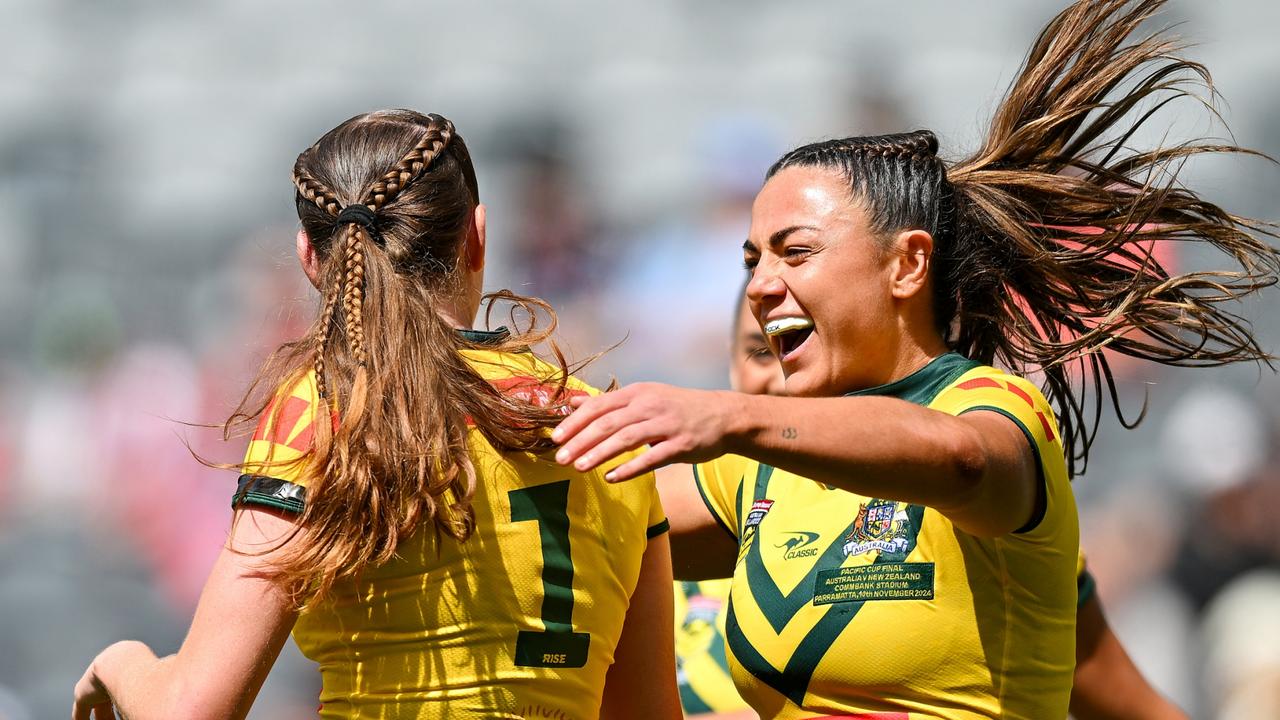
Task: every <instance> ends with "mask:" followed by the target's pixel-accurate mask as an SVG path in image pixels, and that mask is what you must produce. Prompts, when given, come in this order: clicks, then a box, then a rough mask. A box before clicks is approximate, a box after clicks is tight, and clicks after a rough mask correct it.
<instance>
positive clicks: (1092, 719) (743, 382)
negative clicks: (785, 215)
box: [675, 295, 1187, 720]
mask: <svg viewBox="0 0 1280 720" xmlns="http://www.w3.org/2000/svg"><path fill="white" fill-rule="evenodd" d="M734 314H735V320H734V328H733V339H732V342H731V345H730V352H729V378H730V387H731V388H733V389H734V390H737V391H738V392H744V393H747V394H749V395H780V394H782V392H783V388H784V384H785V378H784V376H783V373H782V366H781V365H779V364H778V361H777V358H775V357H774V356H773V353H772V352H770V350H769V344H768V341H767V340H766V339H765V336H764V333H763V332H761V330H760V325H759V323H757V322H756V318H755V316H754V315H752V314H751V308H750V307H749V306H748V304H747V303H746V302H745V295H744V296H742V297H741V298H740V299H739V302H738V307H737V308H736V310H735V313H734ZM801 541H803V538H802V537H797V538H791V539H789V540H788V542H790V543H792V544H793V545H794V544H797V543H799V542H801ZM732 573H733V567H732V566H731V565H726V567H725V568H724V569H723V571H722V573H721V574H723V575H725V576H726V577H727V576H728V575H730V574H732ZM675 587H676V596H675V598H676V605H675V606H676V665H677V667H678V668H679V672H678V673H677V674H676V679H677V681H678V684H679V689H680V702H681V704H682V705H683V706H684V710H685V713H686V715H695V714H697V715H695V716H697V717H703V718H713V717H714V718H717V720H745V719H748V718H754V717H755V713H753V712H751V711H750V710H745V709H744V708H746V707H747V706H746V702H745V701H744V700H743V699H742V698H741V696H739V695H738V693H737V690H736V688H735V687H734V685H733V678H732V677H731V675H730V669H729V661H728V657H727V656H726V655H725V648H724V626H725V620H726V615H727V610H728V606H727V605H726V603H727V601H728V597H729V589H730V587H729V581H728V580H727V579H725V580H701V581H693V580H684V581H681V580H678V579H677V582H676V584H675ZM1076 588H1077V594H1076V668H1075V673H1074V677H1073V680H1072V684H1071V715H1072V717H1074V718H1076V720H1186V718H1187V715H1186V714H1185V713H1183V712H1182V711H1181V710H1180V709H1178V707H1177V706H1176V705H1174V704H1173V703H1171V702H1170V701H1169V700H1168V699H1167V698H1165V697H1164V696H1162V695H1161V694H1160V693H1159V692H1157V691H1156V689H1155V688H1153V687H1152V686H1151V684H1150V683H1148V682H1147V679H1146V678H1145V677H1143V675H1142V672H1141V671H1140V670H1139V669H1138V667H1137V666H1136V665H1134V664H1133V660H1132V659H1130V658H1129V654H1128V653H1127V652H1126V651H1125V649H1124V645H1123V644H1122V643H1121V642H1120V639H1119V638H1117V637H1116V635H1115V633H1113V632H1112V631H1111V626H1110V625H1109V624H1108V623H1107V618H1106V615H1104V614H1103V612H1102V605H1101V603H1100V602H1099V600H1098V595H1097V593H1096V591H1095V590H1096V588H1095V585H1094V581H1093V577H1092V575H1090V574H1089V572H1088V570H1087V569H1085V567H1084V558H1083V555H1082V556H1081V558H1080V561H1079V567H1078V569H1077V577H1076Z"/></svg>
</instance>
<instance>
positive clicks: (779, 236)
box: [742, 225, 818, 252]
mask: <svg viewBox="0 0 1280 720" xmlns="http://www.w3.org/2000/svg"><path fill="white" fill-rule="evenodd" d="M797 230H813V231H815V232H816V231H817V230H818V228H816V227H814V226H813V225H791V226H788V227H784V228H782V229H781V230H778V231H776V232H774V233H773V234H772V235H770V236H769V245H770V246H773V245H778V244H780V243H782V241H784V240H786V239H787V236H788V235H790V234H791V233H793V232H796V231H797ZM742 249H743V250H746V251H747V252H760V249H759V248H757V247H756V244H755V243H753V242H751V240H750V239H747V240H746V241H745V242H743V243H742Z"/></svg>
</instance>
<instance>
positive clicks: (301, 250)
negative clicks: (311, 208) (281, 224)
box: [297, 230, 320, 290]
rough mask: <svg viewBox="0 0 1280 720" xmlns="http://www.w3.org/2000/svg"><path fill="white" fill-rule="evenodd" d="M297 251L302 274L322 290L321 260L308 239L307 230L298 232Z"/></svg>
mask: <svg viewBox="0 0 1280 720" xmlns="http://www.w3.org/2000/svg"><path fill="white" fill-rule="evenodd" d="M297 249H298V262H300V263H302V272H303V273H304V274H305V275H306V276H307V279H308V280H310V281H311V284H312V285H313V286H315V288H316V289H317V290H318V289H320V258H319V257H318V256H316V248H315V246H314V245H312V244H311V238H309V237H307V231H306V230H298V237H297Z"/></svg>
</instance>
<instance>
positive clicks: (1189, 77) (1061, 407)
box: [770, 0, 1280, 474]
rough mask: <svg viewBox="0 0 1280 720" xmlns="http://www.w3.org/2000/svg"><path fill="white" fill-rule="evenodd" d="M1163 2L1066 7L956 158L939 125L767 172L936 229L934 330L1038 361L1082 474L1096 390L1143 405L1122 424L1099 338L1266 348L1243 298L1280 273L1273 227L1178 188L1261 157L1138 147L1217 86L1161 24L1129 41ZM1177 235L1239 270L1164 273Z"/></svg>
mask: <svg viewBox="0 0 1280 720" xmlns="http://www.w3.org/2000/svg"><path fill="white" fill-rule="evenodd" d="M1163 4H1164V0H1080V1H1079V2H1076V3H1074V4H1073V5H1072V6H1071V7H1069V8H1067V9H1066V10H1065V11H1063V12H1062V13H1061V14H1059V15H1058V16H1057V17H1056V18H1054V19H1053V21H1051V22H1050V23H1049V25H1048V26H1047V27H1046V28H1045V29H1044V30H1043V31H1042V32H1041V33H1040V36H1039V37H1038V38H1037V39H1036V42H1035V44H1034V45H1033V46H1032V49H1031V52H1030V54H1029V55H1028V57H1027V60H1026V62H1025V64H1024V66H1023V68H1022V70H1021V72H1019V74H1018V75H1017V77H1016V79H1015V80H1014V81H1013V84H1012V86H1011V87H1010V89H1009V91H1008V94H1007V95H1006V97H1005V98H1004V100H1003V101H1002V102H1001V103H1000V105H999V107H998V109H997V110H996V113H995V117H994V119H993V120H992V123H991V127H990V130H989V131H988V134H987V138H986V141H985V142H984V144H983V146H982V148H981V149H980V150H979V151H978V152H976V153H975V154H974V155H973V156H972V157H969V158H967V159H965V160H962V161H961V162H959V163H956V164H955V165H954V166H952V167H950V168H947V167H946V166H945V165H944V164H943V163H942V162H941V161H940V160H939V159H938V158H937V157H936V151H937V140H936V138H934V136H933V133H930V132H928V131H920V132H916V133H907V134H903V135H886V136H876V137H870V138H846V139H843V140H834V141H827V142H824V143H818V144H816V145H811V146H806V147H804V148H800V149H798V150H795V151H792V152H791V153H789V154H788V155H787V156H784V157H783V159H782V160H780V161H779V163H778V165H775V167H774V169H773V170H771V171H770V174H772V173H773V172H776V171H777V170H779V169H781V168H782V167H786V166H787V165H793V164H810V165H823V166H828V167H834V168H838V169H840V170H841V171H842V172H844V174H845V175H846V176H847V177H849V178H850V180H851V182H852V183H853V189H854V193H855V196H856V197H859V198H862V199H864V200H865V201H866V202H867V204H868V205H869V207H870V211H869V215H870V218H871V223H872V225H873V229H875V230H878V231H882V232H883V231H896V230H901V229H906V228H920V229H924V230H926V231H928V232H930V233H931V234H932V235H933V236H934V247H935V249H934V256H933V259H932V276H933V282H934V292H935V298H934V314H935V319H936V321H937V325H938V328H939V330H940V332H941V334H942V335H943V336H944V337H946V338H947V340H948V343H949V344H950V345H951V347H953V348H954V349H955V350H957V351H959V352H961V353H963V354H965V355H967V356H968V357H970V358H972V359H974V360H977V361H979V362H983V363H999V364H1001V365H1004V366H1006V367H1008V368H1010V369H1012V370H1013V371H1015V372H1021V373H1026V372H1031V371H1036V370H1039V371H1040V372H1042V373H1043V377H1044V383H1045V387H1044V390H1045V394H1046V396H1047V397H1048V398H1049V399H1050V400H1051V402H1053V403H1054V405H1055V407H1056V409H1057V413H1058V420H1059V423H1060V425H1061V430H1062V435H1063V438H1064V447H1068V448H1070V452H1069V453H1068V461H1069V466H1070V469H1071V472H1072V473H1073V474H1074V473H1075V472H1076V470H1077V468H1078V469H1079V470H1080V471H1081V472H1083V469H1084V467H1085V464H1086V462H1087V458H1088V452H1089V447H1090V445H1091V444H1092V441H1093V437H1094V435H1095V434H1096V432H1097V427H1098V423H1099V421H1100V419H1101V415H1102V409H1103V404H1102V398H1103V396H1104V395H1105V396H1109V397H1110V400H1111V404H1112V406H1113V407H1114V408H1115V409H1116V411H1117V414H1119V415H1120V420H1121V422H1122V423H1123V424H1124V425H1125V426H1126V427H1132V426H1133V425H1136V424H1137V422H1138V421H1140V420H1141V417H1142V416H1141V414H1140V415H1139V416H1138V418H1136V419H1134V420H1133V421H1128V420H1126V419H1125V418H1124V416H1123V412H1122V410H1121V408H1120V403H1119V398H1118V395H1117V391H1116V385H1115V379H1114V377H1113V375H1112V371H1111V368H1110V365H1109V363H1108V360H1107V356H1106V355H1105V354H1104V353H1103V352H1102V351H1103V350H1104V349H1106V350H1110V351H1111V352H1116V353H1120V354H1122V355H1128V356H1130V357H1135V358H1140V359H1144V360H1152V361H1155V362H1158V363H1161V364H1164V365H1177V366H1211V365H1222V364H1227V363H1234V362H1240V361H1260V362H1267V363H1270V361H1271V360H1272V356H1271V355H1270V354H1269V353H1267V352H1265V351H1264V350H1263V349H1262V348H1261V347H1260V346H1259V344H1258V342H1257V340H1256V339H1255V337H1254V335H1253V332H1252V328H1251V326H1250V324H1249V323H1248V321H1247V320H1245V319H1244V318H1242V317H1241V316H1239V315H1238V314H1236V313H1235V311H1234V309H1233V305H1234V303H1235V302H1236V301H1238V300H1240V299H1242V298H1244V297H1245V296H1247V295H1250V294H1252V293H1255V292H1257V291H1258V290H1260V289H1262V288H1265V287H1268V286H1270V285H1273V284H1275V283H1276V280H1277V273H1280V256H1278V255H1277V251H1276V250H1275V248H1273V247H1272V246H1271V245H1269V244H1268V243H1267V242H1265V241H1264V240H1262V239H1261V238H1263V237H1275V229H1276V228H1275V226H1274V225H1271V224H1269V223H1263V222H1259V221H1255V220H1250V219H1248V218H1243V217H1239V216H1236V215H1232V214H1231V213H1228V212H1227V211H1225V210H1223V209H1222V208H1221V207H1219V206H1218V205H1216V204H1214V203H1212V202H1209V201H1208V200H1205V199H1204V198H1202V197H1201V196H1200V195H1198V194H1197V193H1196V192H1194V191H1192V190H1190V189H1188V188H1186V187H1184V186H1182V185H1181V184H1179V182H1178V172H1179V170H1180V169H1181V168H1182V165H1183V164H1184V163H1185V162H1186V161H1187V160H1189V159H1191V158H1194V157H1197V156H1200V155H1205V154H1211V153H1238V154H1246V155H1260V154H1259V153H1256V152H1254V151H1251V150H1247V149H1244V148H1240V147H1237V146H1235V145H1229V144H1219V143H1210V142H1205V141H1202V140H1193V141H1189V142H1184V143H1181V144H1177V145H1172V146H1169V147H1157V148H1155V149H1153V150H1145V151H1144V150H1134V149H1132V148H1131V147H1130V145H1129V142H1130V140H1131V139H1132V138H1133V136H1134V135H1135V134H1136V133H1137V132H1138V131H1139V130H1140V129H1141V128H1142V127H1143V126H1144V125H1146V124H1147V123H1149V121H1151V120H1152V118H1153V117H1156V116H1157V115H1158V114H1159V113H1158V111H1160V110H1162V109H1163V108H1165V107H1166V106H1167V105H1169V104H1170V103H1172V102H1174V101H1175V100H1184V101H1192V102H1199V103H1200V104H1201V106H1205V103H1204V102H1203V101H1200V100H1199V99H1198V98H1197V97H1196V96H1195V95H1194V94H1193V93H1194V91H1195V90H1202V91H1204V92H1205V93H1206V95H1208V96H1209V97H1212V85H1211V80H1210V77H1209V73H1208V70H1207V69H1206V68H1205V67H1204V66H1203V65H1200V64H1198V63H1195V62H1192V61H1189V60H1184V59H1182V58H1180V57H1178V52H1180V50H1181V49H1182V46H1181V45H1180V44H1179V43H1178V42H1177V41H1176V40H1175V39H1173V38H1170V37H1169V35H1168V34H1167V32H1165V31H1159V32H1156V33H1154V34H1152V35H1149V36H1147V37H1145V38H1143V39H1141V40H1138V41H1136V42H1129V41H1128V38H1129V36H1130V35H1131V34H1132V33H1133V32H1134V31H1135V30H1136V29H1137V28H1138V26H1139V25H1140V24H1141V23H1142V22H1143V21H1145V20H1147V19H1148V18H1150V17H1151V16H1152V15H1153V14H1154V13H1155V12H1156V11H1157V10H1158V9H1159V8H1160V7H1161V6H1162V5H1163ZM1121 88H1123V90H1122V91H1121V92H1119V93H1117V92H1116V91H1117V90H1118V89H1121ZM1113 94H1115V95H1118V96H1117V97H1112V96H1113ZM1209 110H1210V111H1211V112H1212V107H1211V106H1209ZM1214 114H1215V116H1216V113H1214ZM1172 241H1177V242H1182V243H1194V244H1203V245H1209V246H1212V247H1214V248H1216V249H1217V250H1219V251H1221V252H1223V253H1225V254H1226V255H1227V256H1228V258H1229V259H1230V262H1231V265H1232V268H1231V269H1229V270H1216V271H1203V272H1189V273H1184V274H1177V275H1174V274H1170V272H1169V270H1168V269H1167V268H1165V267H1164V266H1163V265H1162V264H1161V262H1160V260H1159V259H1158V258H1157V256H1156V253H1155V250H1154V248H1155V243H1156V242H1172Z"/></svg>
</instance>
